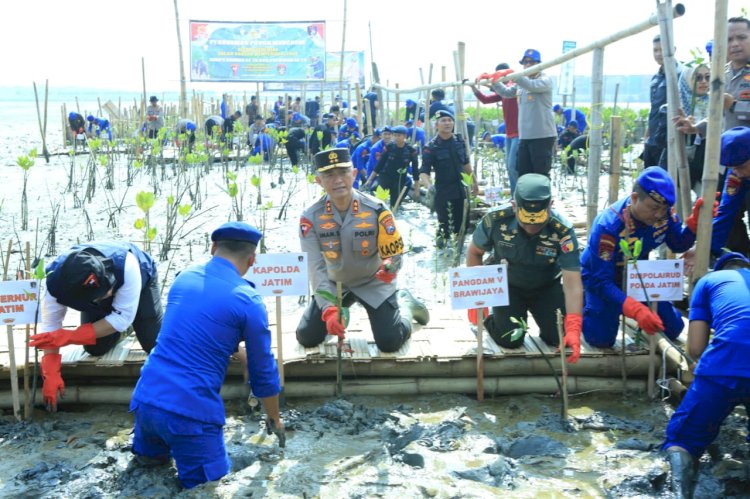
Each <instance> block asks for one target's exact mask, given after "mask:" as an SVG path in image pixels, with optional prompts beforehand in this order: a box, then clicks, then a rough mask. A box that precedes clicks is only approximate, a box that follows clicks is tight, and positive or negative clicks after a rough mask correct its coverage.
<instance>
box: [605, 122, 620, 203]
mask: <svg viewBox="0 0 750 499" xmlns="http://www.w3.org/2000/svg"><path fill="white" fill-rule="evenodd" d="M610 123H611V127H612V137H611V140H610V145H611V152H610V169H609V200H608V202H609V204H613V203H614V202H615V201H617V198H618V197H619V196H618V194H619V191H620V171H621V170H622V118H621V117H620V116H612V118H611V119H610Z"/></svg>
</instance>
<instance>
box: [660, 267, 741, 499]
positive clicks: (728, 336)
mask: <svg viewBox="0 0 750 499" xmlns="http://www.w3.org/2000/svg"><path fill="white" fill-rule="evenodd" d="M689 320H690V324H689V326H688V342H687V346H688V351H689V353H690V356H691V357H692V358H693V359H697V360H698V364H697V366H691V368H692V367H694V368H695V371H694V372H695V380H694V381H693V383H692V384H691V385H690V389H689V390H688V391H687V393H686V394H685V398H684V399H683V400H682V403H680V406H679V407H678V408H677V410H676V411H675V412H674V414H673V415H672V419H670V421H669V424H668V425H667V431H666V439H665V441H664V444H663V445H662V449H663V450H664V451H666V454H667V459H668V461H669V464H670V467H671V469H672V480H671V481H672V493H673V494H674V495H675V496H676V497H678V498H689V497H693V478H694V476H695V471H696V468H697V465H698V460H699V459H700V457H701V456H702V455H703V452H704V451H705V450H706V447H708V446H709V445H710V444H711V442H713V441H714V440H715V439H716V437H717V436H718V434H719V430H720V429H721V424H722V423H723V422H724V420H725V419H726V417H727V416H729V414H731V413H732V411H733V410H734V408H735V407H737V405H739V404H744V405H745V407H746V408H747V407H748V406H750V365H748V362H747V359H748V358H750V343H748V341H747V332H748V330H750V260H748V259H747V258H746V257H745V256H744V255H742V254H740V253H728V254H726V255H724V256H722V257H721V258H719V260H717V262H716V266H715V267H714V271H713V272H710V273H708V274H706V275H704V276H703V277H702V278H701V279H700V280H699V281H698V282H697V283H696V285H695V289H694V290H693V295H692V296H691V298H690V318H689ZM712 329H713V337H712V338H711V330H712ZM709 338H710V342H709Z"/></svg>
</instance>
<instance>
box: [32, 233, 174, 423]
mask: <svg viewBox="0 0 750 499" xmlns="http://www.w3.org/2000/svg"><path fill="white" fill-rule="evenodd" d="M46 272H47V274H48V275H47V293H46V294H45V296H44V300H43V301H42V324H41V328H40V329H41V331H42V333H40V334H36V335H33V336H32V337H31V342H30V343H29V344H30V345H31V346H33V347H36V348H38V349H40V350H45V355H44V357H43V358H42V374H43V375H44V387H43V395H44V401H45V404H46V405H47V408H48V409H49V410H52V411H54V410H56V407H57V392H58V391H59V392H60V394H63V393H64V391H65V385H64V384H63V381H62V377H61V376H60V362H61V357H60V354H59V353H58V349H59V348H62V347H64V346H66V345H71V344H73V345H83V348H84V350H86V351H87V352H88V353H89V354H91V355H96V356H99V355H104V354H105V353H107V352H108V351H110V350H111V349H112V348H114V346H115V345H116V344H117V342H118V341H119V339H120V335H121V333H122V332H124V331H126V330H127V329H128V327H129V326H130V325H131V324H132V326H133V329H134V330H135V334H136V336H137V338H138V342H139V343H140V344H141V347H142V348H143V350H145V351H146V352H150V351H151V349H152V348H154V344H155V343H156V336H157V335H158V334H159V329H160V328H161V322H162V315H163V314H162V306H161V298H160V290H159V278H158V274H157V272H156V263H155V262H154V260H153V258H151V256H150V255H149V254H148V253H145V252H144V251H142V250H141V249H140V248H138V247H137V246H135V245H134V244H131V243H122V242H114V241H113V242H101V243H91V244H88V245H76V246H73V248H72V249H71V251H69V252H68V253H66V254H64V255H60V256H59V257H58V258H57V259H55V260H54V261H53V262H52V263H50V264H49V265H48V266H47V269H46ZM68 308H72V309H73V310H78V311H79V312H81V326H79V327H78V328H76V329H63V328H62V323H63V319H64V318H65V314H66V312H67V309H68Z"/></svg>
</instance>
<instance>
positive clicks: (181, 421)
mask: <svg viewBox="0 0 750 499" xmlns="http://www.w3.org/2000/svg"><path fill="white" fill-rule="evenodd" d="M134 433H135V435H134V437H133V454H136V455H138V456H144V457H148V458H151V459H156V460H158V461H162V462H165V463H166V462H167V461H168V460H169V458H170V457H172V458H173V459H174V462H175V466H176V467H177V478H179V480H180V484H181V485H182V486H183V487H185V488H186V489H192V488H193V487H196V486H198V485H200V484H202V483H205V482H210V481H213V480H218V479H219V478H221V477H223V476H224V475H226V474H227V473H229V470H230V467H231V464H232V463H231V461H230V460H229V456H228V455H227V450H226V448H225V447H224V429H223V427H222V426H221V425H217V424H211V423H204V422H202V421H198V420H195V419H191V418H186V417H185V416H181V415H179V414H175V413H174V412H170V411H165V410H163V409H159V408H156V407H154V406H152V405H148V404H139V405H138V407H137V408H136V409H135V429H134Z"/></svg>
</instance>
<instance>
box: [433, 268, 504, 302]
mask: <svg viewBox="0 0 750 499" xmlns="http://www.w3.org/2000/svg"><path fill="white" fill-rule="evenodd" d="M507 272H508V270H507V265H505V264H502V265H478V266H476V267H457V268H454V269H450V270H448V278H449V279H450V297H451V306H452V308H453V310H461V309H464V308H482V307H505V306H507V305H508V303H509V302H508V279H507V275H508V274H507Z"/></svg>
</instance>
